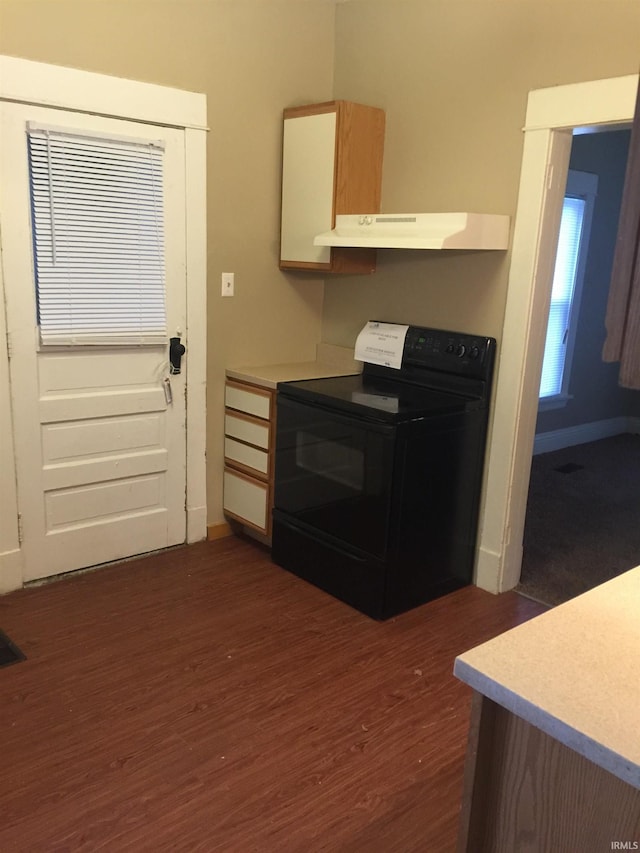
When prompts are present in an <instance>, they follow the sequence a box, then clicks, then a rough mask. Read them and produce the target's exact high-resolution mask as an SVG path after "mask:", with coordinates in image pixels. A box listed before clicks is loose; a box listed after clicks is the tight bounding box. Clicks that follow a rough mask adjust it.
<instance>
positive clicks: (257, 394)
mask: <svg viewBox="0 0 640 853" xmlns="http://www.w3.org/2000/svg"><path fill="white" fill-rule="evenodd" d="M272 397H273V393H272V392H271V391H267V390H266V389H264V390H263V389H262V388H250V387H249V386H247V385H240V384H237V383H235V382H227V383H226V385H225V389H224V402H225V406H227V407H228V408H230V409H237V410H238V411H240V412H246V413H247V414H249V415H254V416H255V417H256V418H264V419H265V420H269V418H270V417H271V399H272Z"/></svg>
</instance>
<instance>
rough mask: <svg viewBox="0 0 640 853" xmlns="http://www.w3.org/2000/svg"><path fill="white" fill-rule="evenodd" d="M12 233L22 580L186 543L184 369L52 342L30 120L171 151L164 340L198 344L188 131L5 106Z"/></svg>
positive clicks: (6, 255)
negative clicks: (36, 245) (188, 228)
mask: <svg viewBox="0 0 640 853" xmlns="http://www.w3.org/2000/svg"><path fill="white" fill-rule="evenodd" d="M0 111H1V112H0V235H1V241H2V243H1V246H2V263H3V274H4V288H5V299H6V309H7V333H8V341H9V355H10V360H9V364H10V381H11V405H12V417H13V427H14V436H15V453H16V471H17V489H18V506H19V513H20V529H21V539H22V550H23V565H24V580H25V581H29V580H33V579H35V578H41V577H48V576H50V575H55V574H59V573H61V572H67V571H71V570H74V569H78V568H84V567H87V566H92V565H97V564H100V563H104V562H107V561H111V560H117V559H121V558H123V557H128V556H132V555H134V554H140V553H143V552H146V551H150V550H155V549H158V548H163V547H167V546H170V545H175V544H178V543H181V542H184V541H185V538H186V516H185V489H186V474H185V470H186V466H185V456H186V419H185V370H186V360H187V359H188V352H187V353H186V355H185V357H184V359H183V365H184V366H183V369H182V372H181V373H180V374H174V375H171V376H169V360H168V344H167V343H162V344H158V343H155V344H144V345H138V346H133V345H122V344H120V345H111V346H107V345H104V344H102V345H97V346H96V345H94V346H86V345H80V346H64V347H60V346H43V345H42V344H41V342H40V333H39V327H38V318H37V301H36V287H35V278H34V257H33V233H32V222H31V201H30V189H29V187H30V184H29V160H28V151H27V132H26V129H27V126H28V123H34V122H35V123H37V124H39V125H43V126H55V128H56V129H62V130H64V131H68V132H70V133H72V134H74V133H78V134H81V133H82V132H83V131H84V132H85V133H87V134H91V135H96V134H97V135H101V136H104V137H105V138H123V137H124V138H126V139H128V140H131V139H140V140H147V141H149V140H153V141H159V142H160V143H161V145H163V146H164V154H163V173H164V201H163V207H164V235H165V239H164V246H165V248H164V268H165V276H164V279H165V290H166V331H167V335H168V336H169V337H172V336H175V335H177V336H180V337H181V338H182V343H183V344H185V346H187V347H188V342H187V340H186V285H185V269H186V264H185V173H184V171H185V167H184V162H185V156H184V132H183V131H181V130H179V129H172V128H164V127H163V128H160V127H157V126H153V125H146V124H138V123H134V122H130V121H121V120H115V119H107V118H101V117H96V116H87V115H84V114H82V113H72V112H66V111H62V110H50V109H47V108H41V107H33V106H28V105H23V104H11V103H3V104H0Z"/></svg>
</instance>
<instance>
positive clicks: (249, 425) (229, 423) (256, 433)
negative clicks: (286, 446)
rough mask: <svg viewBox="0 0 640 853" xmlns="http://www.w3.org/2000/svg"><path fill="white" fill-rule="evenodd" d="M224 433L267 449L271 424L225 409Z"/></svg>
mask: <svg viewBox="0 0 640 853" xmlns="http://www.w3.org/2000/svg"><path fill="white" fill-rule="evenodd" d="M224 434H225V435H228V436H230V437H231V438H235V439H238V440H239V441H244V442H245V443H246V444H253V445H255V446H256V447H262V448H264V449H265V450H268V449H269V446H270V443H271V424H270V423H267V422H266V421H260V420H258V419H257V418H250V417H248V416H247V415H240V414H235V413H233V412H229V411H227V413H226V414H225V417H224Z"/></svg>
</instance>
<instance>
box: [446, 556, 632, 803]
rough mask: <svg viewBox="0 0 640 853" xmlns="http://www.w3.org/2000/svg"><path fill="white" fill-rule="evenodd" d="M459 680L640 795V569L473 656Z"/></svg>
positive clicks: (466, 657)
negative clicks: (627, 784)
mask: <svg viewBox="0 0 640 853" xmlns="http://www.w3.org/2000/svg"><path fill="white" fill-rule="evenodd" d="M454 673H455V675H456V676H457V677H458V678H460V679H461V680H462V681H464V682H466V683H467V684H469V685H470V686H471V687H473V689H474V690H477V691H478V692H479V693H482V694H483V695H484V696H487V697H488V698H489V699H492V700H493V701H494V702H496V703H498V704H499V705H501V706H503V707H504V708H506V709H507V710H509V711H511V712H512V713H514V714H517V716H519V717H521V718H522V719H524V720H526V721H527V722H529V723H531V724H532V725H534V726H536V727H537V728H539V729H541V730H542V731H544V732H546V733H547V734H549V735H551V736H552V737H554V738H555V739H556V740H558V741H560V742H561V743H563V744H565V745H566V746H568V747H570V748H571V749H573V750H575V751H576V752H578V753H580V754H581V755H583V756H585V758H588V759H589V760H591V761H593V762H594V763H595V764H597V765H599V766H600V767H603V768H604V769H605V770H608V771H609V772H611V773H613V774H614V775H616V776H618V777H619V778H620V779H623V780H624V781H625V782H628V783H629V784H630V785H633V786H634V787H635V788H640V567H638V568H636V569H632V570H631V571H628V572H625V573H624V574H623V575H620V576H619V577H616V578H614V579H613V580H610V581H608V582H607V583H604V584H602V585H601V586H598V587H596V588H595V589H592V590H590V591H589V592H586V593H584V594H583V595H580V596H578V597H577V598H574V599H571V600H570V601H567V602H566V603H565V604H561V605H559V606H558V607H555V608H553V609H552V610H549V611H547V612H546V613H543V614H541V615H540V616H537V617H535V618H534V619H531V620H530V621H529V622H526V623H524V624H523V625H519V626H518V627H516V628H513V629H512V630H511V631H507V632H506V633H504V634H501V635H500V636H498V637H496V638H495V639H493V640H490V641H489V642H487V643H484V644H483V645H481V646H477V647H476V648H475V649H471V650H470V651H468V652H465V653H464V654H462V655H460V656H459V657H458V658H456V662H455V666H454Z"/></svg>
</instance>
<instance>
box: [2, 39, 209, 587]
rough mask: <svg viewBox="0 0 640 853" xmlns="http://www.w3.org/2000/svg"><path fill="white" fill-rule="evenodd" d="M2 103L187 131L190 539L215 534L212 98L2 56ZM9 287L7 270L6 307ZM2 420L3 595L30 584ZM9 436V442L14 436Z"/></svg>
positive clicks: (6, 397) (4, 393)
mask: <svg viewBox="0 0 640 853" xmlns="http://www.w3.org/2000/svg"><path fill="white" fill-rule="evenodd" d="M0 101H9V102H18V103H25V104H34V105H41V106H46V107H53V108H57V109H64V110H69V111H74V112H81V113H87V114H91V115H100V116H108V117H110V118H119V119H127V120H133V121H138V122H145V123H148V124H156V125H160V126H168V127H176V128H181V129H184V132H185V152H186V155H185V156H186V163H185V169H186V193H187V222H188V229H187V255H186V268H187V334H188V353H189V367H188V370H187V422H188V424H189V427H188V432H187V495H186V509H187V541H188V542H195V541H197V540H201V539H204V538H205V537H206V535H207V529H206V520H207V510H206V465H205V436H206V403H205V391H206V362H207V359H206V344H207V341H206V316H207V315H206V257H207V237H206V183H207V182H206V129H207V99H206V95H204V94H199V93H195V92H186V91H182V90H180V89H173V88H170V87H167V86H158V85H155V84H151V83H142V82H139V81H136V80H126V79H122V78H119V77H110V76H108V75H105V74H95V73H92V72H88V71H81V70H78V69H75V68H65V67H62V66H58V65H49V64H46V63H43V62H33V61H31V60H27V59H20V58H18V57H12V56H3V55H0ZM3 307H4V286H3V281H2V268H1V267H0V309H3ZM6 352H7V335H6V323H5V320H4V311H3V310H0V355H1V354H4V353H6ZM9 399H10V393H9V384H8V371H7V370H6V364H4V365H3V366H2V368H0V400H2V401H5V400H9ZM8 422H9V421H8V416H7V409H6V408H3V420H2V421H0V428H2V429H0V432H2V439H3V440H2V442H1V444H2V448H1V453H0V461H2V463H3V466H2V468H3V472H4V473H5V476H4V478H3V488H2V506H3V509H5V510H7V512H9V513H11V519H7V518H6V517H5V518H4V519H3V524H1V525H0V592H8V591H9V590H11V589H17V588H19V587H20V586H22V564H21V557H22V554H21V550H20V548H19V542H18V528H17V515H16V512H17V510H15V507H16V506H17V498H16V483H15V476H14V473H15V472H14V470H13V468H12V457H13V448H12V446H9V445H10V444H11V445H12V442H10V441H5V440H4V438H5V435H4V433H5V430H4V427H5V426H6V424H7V423H8ZM10 437H11V436H10V433H9V438H10Z"/></svg>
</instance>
